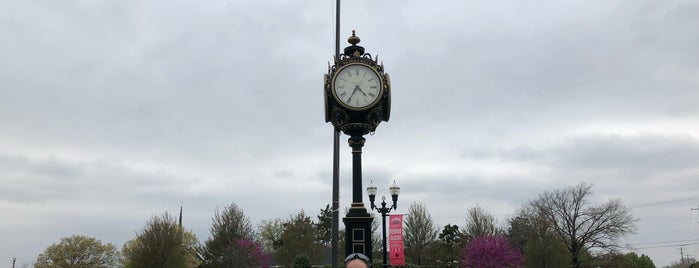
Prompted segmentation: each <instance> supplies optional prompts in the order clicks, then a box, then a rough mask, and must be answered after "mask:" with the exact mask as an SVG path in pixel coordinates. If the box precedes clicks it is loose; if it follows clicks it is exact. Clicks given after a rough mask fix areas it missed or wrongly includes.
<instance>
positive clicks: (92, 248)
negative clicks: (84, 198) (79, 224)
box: [34, 235, 118, 268]
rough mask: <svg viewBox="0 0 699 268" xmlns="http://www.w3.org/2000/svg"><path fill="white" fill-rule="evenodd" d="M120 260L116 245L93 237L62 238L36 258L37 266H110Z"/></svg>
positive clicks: (99, 267) (83, 267) (103, 267)
mask: <svg viewBox="0 0 699 268" xmlns="http://www.w3.org/2000/svg"><path fill="white" fill-rule="evenodd" d="M117 262H118V253H117V250H116V247H115V246H114V245H112V244H111V243H106V244H103V243H102V241H100V240H97V239H95V238H92V237H87V236H82V235H73V236H70V237H64V238H61V240H60V241H59V242H58V243H55V244H53V245H51V246H49V247H48V248H46V250H44V252H42V253H41V254H39V256H38V257H37V259H36V264H35V265H34V267H36V268H109V267H114V266H115V265H116V264H117Z"/></svg>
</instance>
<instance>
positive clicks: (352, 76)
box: [324, 31, 391, 260]
mask: <svg viewBox="0 0 699 268" xmlns="http://www.w3.org/2000/svg"><path fill="white" fill-rule="evenodd" d="M347 41H348V42H349V43H350V44H351V45H350V46H348V47H346V48H345V49H344V54H342V55H340V57H337V58H336V60H335V64H334V65H333V66H330V67H329V68H328V73H327V74H326V75H325V79H324V80H325V89H324V94H325V121H326V122H331V123H332V124H333V126H334V127H336V128H337V129H340V130H341V131H342V132H343V133H345V134H346V135H348V136H349V140H348V142H349V146H350V147H351V148H352V205H351V206H350V208H349V212H348V213H347V215H346V216H345V218H343V222H344V223H345V232H346V239H345V256H347V255H349V254H352V253H362V254H364V255H367V256H368V257H369V258H370V259H372V260H373V254H372V251H373V249H372V243H371V222H372V221H373V218H372V217H371V215H370V214H369V212H368V211H367V209H366V207H365V206H364V202H363V201H362V147H364V143H365V141H366V139H365V138H364V135H366V134H369V133H373V132H374V131H376V127H377V126H378V125H379V123H381V121H388V119H389V117H390V110H391V94H390V92H391V83H390V79H389V76H388V74H387V73H384V68H383V64H378V57H377V58H373V59H372V58H371V55H370V54H369V53H364V48H363V47H361V46H358V45H357V44H358V43H359V41H360V39H359V37H357V36H356V35H355V33H354V31H352V36H351V37H350V38H349V39H348V40H347ZM377 78H378V79H377ZM376 80H378V81H376Z"/></svg>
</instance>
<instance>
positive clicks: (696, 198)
mask: <svg viewBox="0 0 699 268" xmlns="http://www.w3.org/2000/svg"><path fill="white" fill-rule="evenodd" d="M692 200H699V195H695V196H690V197H685V198H680V199H670V200H664V201H657V202H650V203H641V204H635V205H629V207H630V208H639V207H650V206H657V205H663V204H668V203H677V202H684V201H692Z"/></svg>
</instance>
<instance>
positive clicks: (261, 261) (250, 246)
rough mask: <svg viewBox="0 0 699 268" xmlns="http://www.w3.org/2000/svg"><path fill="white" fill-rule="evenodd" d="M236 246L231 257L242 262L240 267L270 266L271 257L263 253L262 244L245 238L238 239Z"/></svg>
mask: <svg viewBox="0 0 699 268" xmlns="http://www.w3.org/2000/svg"><path fill="white" fill-rule="evenodd" d="M237 244H238V247H237V248H236V249H235V252H233V255H234V256H236V257H237V258H238V260H240V261H242V262H244V263H241V264H242V265H245V266H246V267H247V266H255V267H268V266H269V265H270V263H271V260H272V256H271V255H270V254H269V253H267V252H265V250H264V246H263V245H262V243H260V242H258V241H253V240H249V239H247V238H240V239H238V243H237Z"/></svg>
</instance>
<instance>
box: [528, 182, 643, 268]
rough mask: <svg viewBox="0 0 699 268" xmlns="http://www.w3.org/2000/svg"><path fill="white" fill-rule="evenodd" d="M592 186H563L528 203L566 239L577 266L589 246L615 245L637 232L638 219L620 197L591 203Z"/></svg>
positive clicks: (590, 247) (612, 247)
mask: <svg viewBox="0 0 699 268" xmlns="http://www.w3.org/2000/svg"><path fill="white" fill-rule="evenodd" d="M591 189H592V185H591V184H587V183H581V184H578V185H576V186H573V187H569V188H566V189H560V190H555V191H553V192H544V193H543V194H540V195H539V197H538V198H537V199H534V200H533V201H531V202H530V205H531V206H532V207H534V208H535V209H536V210H537V211H538V212H539V213H540V215H542V216H543V217H544V218H545V219H546V220H547V221H549V222H550V224H551V228H553V230H554V232H555V233H556V235H557V236H559V237H560V238H561V239H562V240H563V241H565V244H566V247H567V249H568V252H570V254H571V265H572V266H573V267H575V268H578V267H580V265H581V263H582V262H583V260H581V258H580V257H581V254H582V253H585V252H589V251H590V250H591V249H603V250H612V249H615V248H618V245H619V239H620V238H621V237H623V236H625V235H627V234H632V233H634V232H635V231H636V224H635V223H636V222H637V221H638V219H636V218H634V217H633V216H632V215H631V210H630V209H628V208H626V207H625V206H624V204H622V203H621V201H620V200H619V199H610V200H609V201H607V202H605V203H602V204H599V205H591V204H590V203H589V200H588V199H589V198H590V195H591V194H592V191H591Z"/></svg>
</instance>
